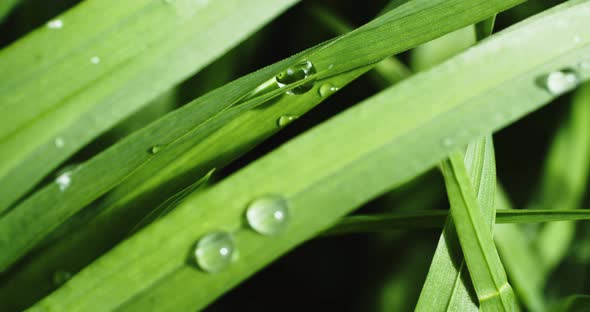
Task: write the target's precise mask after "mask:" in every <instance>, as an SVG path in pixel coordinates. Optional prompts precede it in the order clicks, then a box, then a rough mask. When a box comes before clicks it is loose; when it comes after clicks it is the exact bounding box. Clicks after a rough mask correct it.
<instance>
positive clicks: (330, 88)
mask: <svg viewBox="0 0 590 312" xmlns="http://www.w3.org/2000/svg"><path fill="white" fill-rule="evenodd" d="M336 91H338V87H336V86H335V85H333V84H331V83H329V82H326V83H324V84H322V85H321V86H320V87H319V89H318V93H319V94H320V96H321V97H326V96H329V95H332V94H334V92H336Z"/></svg>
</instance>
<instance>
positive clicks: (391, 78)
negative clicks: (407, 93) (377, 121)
mask: <svg viewBox="0 0 590 312" xmlns="http://www.w3.org/2000/svg"><path fill="white" fill-rule="evenodd" d="M310 11H311V14H312V15H313V16H314V17H315V18H316V19H317V20H319V21H320V22H322V23H323V24H324V25H325V26H326V27H327V28H329V29H330V30H332V31H333V32H334V33H335V34H346V33H349V32H350V31H352V29H353V27H352V26H350V25H349V24H347V23H346V22H345V21H344V20H343V19H342V18H341V17H339V16H337V15H336V14H334V13H332V12H331V11H329V10H328V9H326V8H324V7H323V6H321V5H318V4H314V5H312V6H311V9H310ZM410 74H411V71H410V70H409V69H408V67H407V66H406V65H405V64H404V63H402V62H401V61H400V60H398V59H397V58H395V57H393V56H392V57H388V58H386V59H384V60H382V61H380V62H379V63H378V64H377V65H376V66H375V77H374V79H375V80H376V81H377V82H379V83H380V84H381V85H383V87H388V86H390V85H392V84H394V83H396V82H398V81H400V80H403V79H405V78H407V77H408V76H410Z"/></svg>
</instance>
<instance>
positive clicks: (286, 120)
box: [277, 115, 299, 128]
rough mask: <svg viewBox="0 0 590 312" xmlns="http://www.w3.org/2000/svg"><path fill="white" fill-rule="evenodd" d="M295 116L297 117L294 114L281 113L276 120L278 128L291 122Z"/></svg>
mask: <svg viewBox="0 0 590 312" xmlns="http://www.w3.org/2000/svg"><path fill="white" fill-rule="evenodd" d="M297 118H299V117H298V116H296V115H283V116H281V117H279V119H278V120H277V126H279V128H283V127H285V126H287V125H288V124H290V123H292V122H293V121H294V120H295V119H297Z"/></svg>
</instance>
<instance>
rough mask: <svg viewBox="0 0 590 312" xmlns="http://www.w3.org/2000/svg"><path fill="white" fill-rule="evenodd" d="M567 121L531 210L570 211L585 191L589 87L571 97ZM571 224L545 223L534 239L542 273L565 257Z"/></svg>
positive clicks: (589, 164)
mask: <svg viewBox="0 0 590 312" xmlns="http://www.w3.org/2000/svg"><path fill="white" fill-rule="evenodd" d="M571 105H572V107H571V110H570V112H569V116H568V119H567V121H565V123H564V124H563V125H562V126H561V127H560V128H559V129H558V131H557V133H556V136H555V138H554V139H553V142H552V143H551V147H550V149H549V154H548V156H547V160H546V163H545V166H544V167H545V168H544V170H543V171H544V173H543V177H542V182H541V189H540V190H539V196H538V198H537V199H536V200H535V201H534V202H533V204H532V207H534V208H548V209H573V208H576V207H578V206H579V205H580V204H581V202H582V199H583V197H584V194H585V192H586V191H587V184H588V174H589V173H590V84H585V85H583V86H581V87H580V89H579V90H578V91H576V93H575V94H574V96H573V99H572V104H571ZM574 232H575V226H574V224H571V223H559V224H549V225H546V226H545V227H543V228H542V229H541V231H540V232H539V234H538V236H537V239H536V246H537V249H538V250H539V252H540V258H541V261H542V262H543V265H544V266H545V272H546V273H549V272H550V270H552V269H553V268H555V266H556V265H557V264H559V262H560V261H561V260H562V259H563V257H564V256H565V255H566V252H567V250H568V247H569V246H570V245H571V241H572V239H573V238H574V234H575V233H574Z"/></svg>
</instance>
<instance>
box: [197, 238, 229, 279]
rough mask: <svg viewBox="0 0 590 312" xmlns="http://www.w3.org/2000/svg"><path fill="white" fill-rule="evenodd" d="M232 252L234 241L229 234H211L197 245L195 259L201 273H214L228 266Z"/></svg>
mask: <svg viewBox="0 0 590 312" xmlns="http://www.w3.org/2000/svg"><path fill="white" fill-rule="evenodd" d="M234 252H235V246H234V241H233V238H232V236H231V235H230V234H229V233H227V232H222V231H218V232H212V233H209V234H207V235H205V236H203V237H202V238H201V239H200V240H199V242H198V243H197V247H196V248H195V259H196V261H197V264H198V265H199V267H200V268H201V269H202V270H203V271H205V272H209V273H216V272H220V271H222V270H224V269H225V268H227V267H228V266H229V264H230V263H231V261H232V256H233V254H234Z"/></svg>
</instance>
